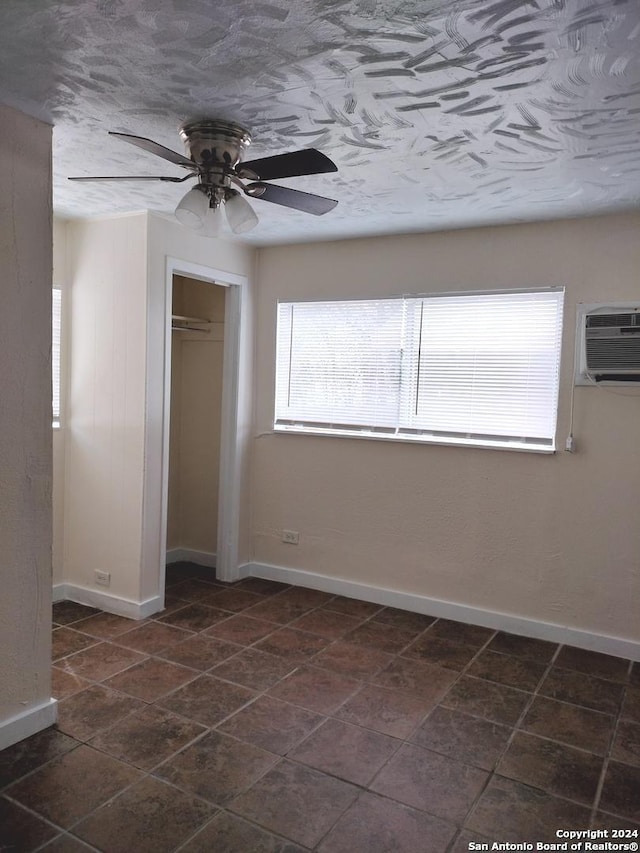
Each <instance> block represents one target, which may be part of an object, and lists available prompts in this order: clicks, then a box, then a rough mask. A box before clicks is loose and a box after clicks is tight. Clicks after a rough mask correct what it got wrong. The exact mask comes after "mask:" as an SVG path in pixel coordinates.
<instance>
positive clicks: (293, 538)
mask: <svg viewBox="0 0 640 853" xmlns="http://www.w3.org/2000/svg"><path fill="white" fill-rule="evenodd" d="M282 541H283V542H286V543H287V545H298V544H299V542H300V534H299V533H298V531H297V530H283V531H282Z"/></svg>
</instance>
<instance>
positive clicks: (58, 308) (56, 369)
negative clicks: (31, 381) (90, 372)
mask: <svg viewBox="0 0 640 853" xmlns="http://www.w3.org/2000/svg"><path fill="white" fill-rule="evenodd" d="M51 308H52V310H51V320H52V330H51V332H52V333H51V389H52V410H53V428H54V429H57V428H59V427H60V330H61V316H62V291H61V290H60V288H57V287H54V289H53V295H52V306H51Z"/></svg>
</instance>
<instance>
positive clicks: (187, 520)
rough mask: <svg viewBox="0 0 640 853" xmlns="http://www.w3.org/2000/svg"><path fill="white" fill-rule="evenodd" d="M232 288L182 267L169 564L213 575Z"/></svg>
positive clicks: (174, 358)
mask: <svg viewBox="0 0 640 853" xmlns="http://www.w3.org/2000/svg"><path fill="white" fill-rule="evenodd" d="M228 290H229V288H228V287H225V286H222V285H219V284H216V283H213V282H210V281H203V280H201V279H197V278H191V277H187V276H185V275H180V274H175V273H174V275H173V279H172V292H171V385H170V388H171V390H170V408H169V412H170V414H169V464H168V484H167V537H166V549H167V563H174V562H179V561H184V560H186V561H189V562H193V563H197V564H198V565H200V566H205V567H209V568H210V569H211V575H212V577H213V576H214V575H215V569H216V564H217V557H218V533H219V531H218V515H219V498H220V447H221V430H222V400H223V378H224V369H223V368H224V355H225V347H224V342H225V316H226V299H227V294H228Z"/></svg>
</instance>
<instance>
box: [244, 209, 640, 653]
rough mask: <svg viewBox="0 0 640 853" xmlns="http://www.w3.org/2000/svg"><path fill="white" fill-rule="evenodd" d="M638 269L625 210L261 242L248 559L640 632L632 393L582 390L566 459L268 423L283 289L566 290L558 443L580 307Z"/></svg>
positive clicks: (331, 295) (638, 487) (624, 293)
mask: <svg viewBox="0 0 640 853" xmlns="http://www.w3.org/2000/svg"><path fill="white" fill-rule="evenodd" d="M639 271H640V217H639V216H632V215H629V216H611V217H603V218H594V219H584V220H574V221H565V222H550V223H544V224H535V225H521V226H520V225H519V226H511V227H503V228H486V229H475V230H469V231H457V232H448V233H439V234H430V235H411V236H403V237H388V238H375V239H369V240H352V241H344V242H337V243H324V244H323V243H319V244H313V245H297V246H285V247H278V248H266V249H261V250H260V252H259V268H258V277H257V287H256V318H257V338H256V381H255V388H256V431H257V436H258V437H257V438H256V440H255V442H254V448H253V460H254V463H253V488H252V519H253V523H252V529H253V534H254V535H253V547H254V560H255V561H256V562H257V563H266V564H272V565H277V566H285V567H292V568H297V569H302V570H306V571H309V572H316V573H321V574H323V575H329V576H334V577H337V578H344V579H348V580H351V581H357V582H361V583H364V584H369V585H373V586H378V587H387V588H393V589H395V590H399V591H402V592H407V593H413V594H418V595H423V596H428V597H432V598H435V599H442V600H445V601H451V602H456V603H459V604H463V605H467V606H470V607H476V608H481V609H485V610H488V611H492V612H498V613H506V614H513V615H515V616H519V617H523V618H526V619H531V620H535V621H540V622H547V623H554V624H560V625H563V626H570V627H572V628H575V629H582V630H584V631H586V632H590V633H593V634H598V635H611V636H614V637H622V638H626V639H629V640H635V641H640V620H638V600H639V593H640V524H639V523H638V506H639V498H640V450H639V448H638V435H639V432H638V424H639V422H640V397H639V396H638V392H637V391H635V389H632V390H631V391H630V392H629V394H630V395H629V396H625V395H624V393H623V392H621V393H614V392H608V391H606V390H604V389H603V388H599V389H598V388H595V389H594V388H585V387H582V388H576V393H575V427H574V434H575V438H576V444H577V452H576V453H575V454H573V455H570V454H567V453H565V452H558V453H556V454H555V455H550V456H543V455H537V454H531V453H514V452H504V451H502V452H501V451H497V450H483V449H475V448H457V447H441V446H429V445H406V444H401V443H398V442H382V441H367V440H358V439H350V438H323V437H312V436H295V435H274V434H273V433H272V432H271V429H272V417H273V388H274V369H273V368H274V345H275V316H276V300H277V299H292V300H295V299H298V298H310V297H311V298H313V297H321V298H326V299H338V298H341V297H349V296H351V297H362V296H386V295H394V294H402V293H420V292H439V291H446V290H472V289H500V288H513V287H541V286H547V285H565V286H566V289H567V292H566V302H565V331H564V339H563V361H562V376H561V394H560V411H559V428H558V437H559V441H558V444H559V446H564V438H565V435H566V433H567V429H568V422H569V399H570V392H571V384H572V383H571V374H572V360H573V347H574V324H575V308H576V303H577V302H578V301H585V302H592V301H594V302H595V301H598V300H602V299H606V300H616V299H617V300H631V301H633V300H640V284H639V278H638V275H639ZM282 528H288V529H293V530H298V531H299V532H300V544H299V546H297V547H295V546H290V545H283V544H282V543H281V541H280V535H281V530H282Z"/></svg>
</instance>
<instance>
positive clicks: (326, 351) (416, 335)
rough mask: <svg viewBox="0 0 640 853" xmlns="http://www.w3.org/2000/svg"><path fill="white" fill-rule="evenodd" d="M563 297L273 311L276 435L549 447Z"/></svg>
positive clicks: (551, 293) (500, 296) (289, 306)
mask: <svg viewBox="0 0 640 853" xmlns="http://www.w3.org/2000/svg"><path fill="white" fill-rule="evenodd" d="M563 296H564V291H563V289H562V288H553V289H547V290H539V291H531V292H499V293H473V294H451V295H446V296H429V297H407V298H404V299H377V300H357V301H344V302H302V303H291V302H288V303H280V305H279V309H278V336H277V370H276V374H277V378H276V419H275V424H276V428H280V429H296V430H303V431H317V430H319V431H322V432H326V431H329V432H334V433H341V434H359V435H362V434H366V433H386V434H387V435H389V434H391V435H392V436H393V437H395V438H399V439H402V438H405V439H409V440H410V439H413V440H422V441H442V442H445V443H466V444H483V445H484V444H487V445H492V446H509V447H516V448H518V447H522V448H536V447H537V448H538V449H546V450H552V449H553V448H554V437H555V427H556V410H557V398H558V373H559V362H560V345H561V332H562V305H563Z"/></svg>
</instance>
